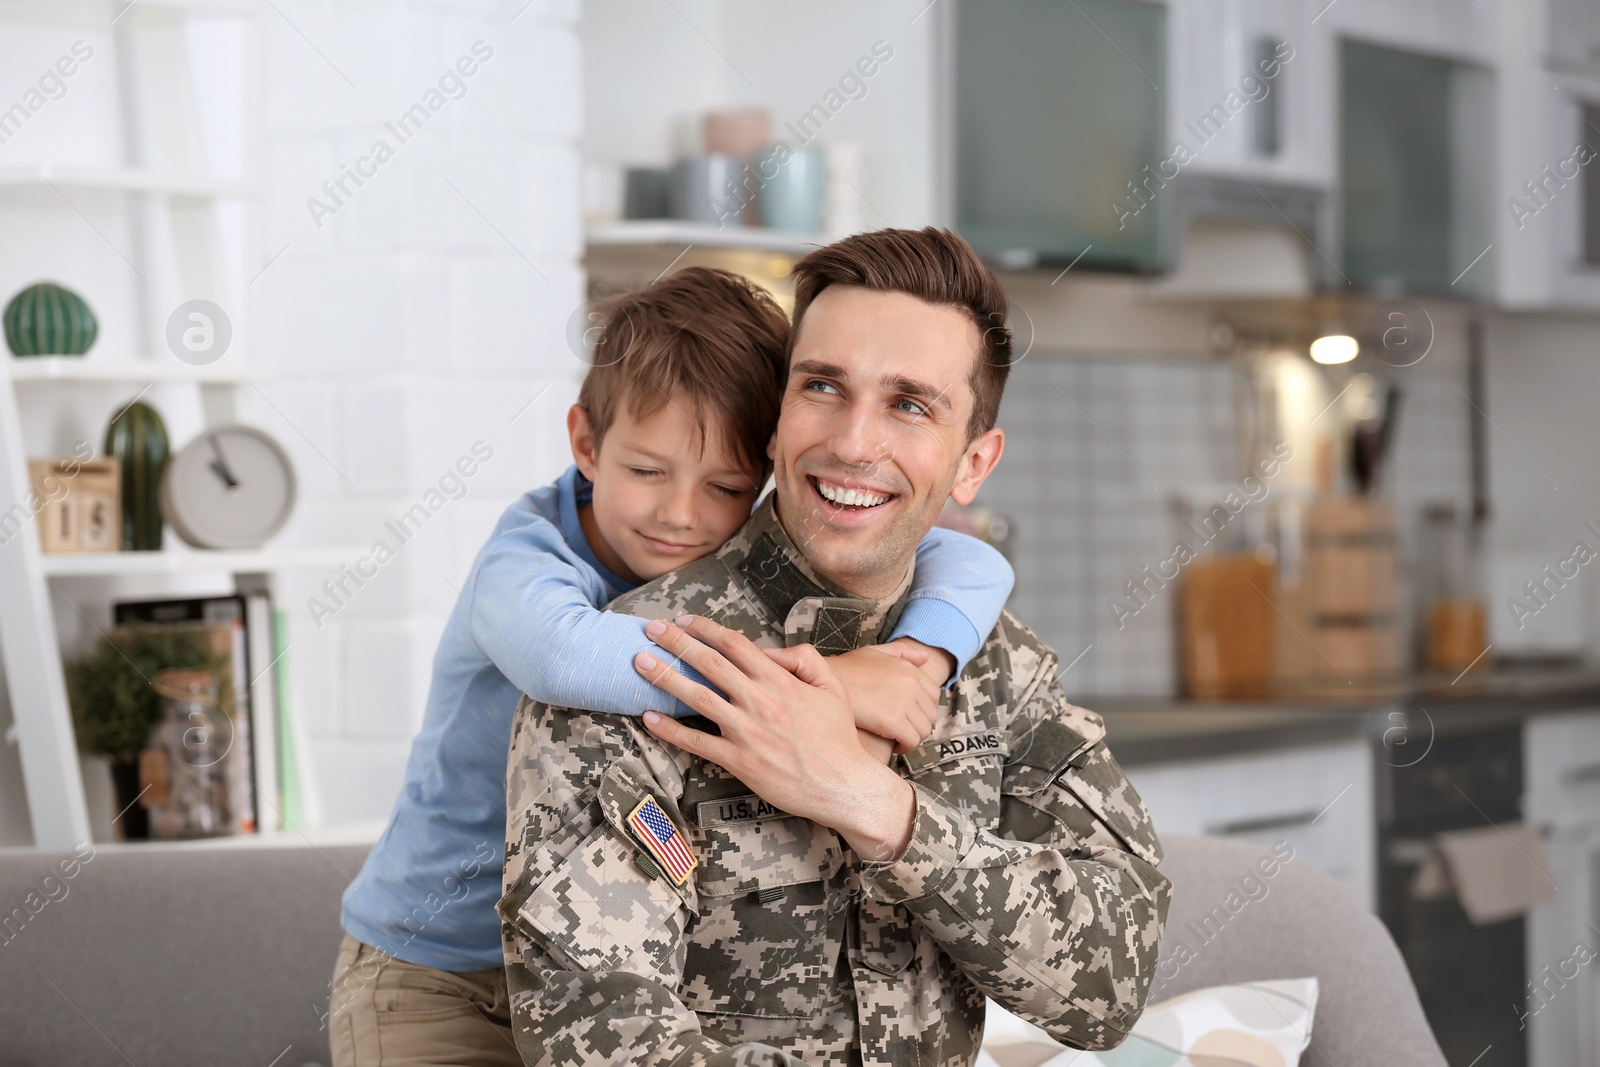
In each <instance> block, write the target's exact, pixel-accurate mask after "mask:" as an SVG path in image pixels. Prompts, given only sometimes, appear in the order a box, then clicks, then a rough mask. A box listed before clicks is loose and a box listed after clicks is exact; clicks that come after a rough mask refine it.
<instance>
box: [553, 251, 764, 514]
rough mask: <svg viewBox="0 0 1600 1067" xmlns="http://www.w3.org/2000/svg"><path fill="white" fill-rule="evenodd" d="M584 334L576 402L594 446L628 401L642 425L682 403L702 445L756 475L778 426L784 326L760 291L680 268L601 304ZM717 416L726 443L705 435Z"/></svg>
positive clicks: (732, 278) (738, 280)
mask: <svg viewBox="0 0 1600 1067" xmlns="http://www.w3.org/2000/svg"><path fill="white" fill-rule="evenodd" d="M596 316H597V317H596V319H595V323H596V328H595V329H594V330H591V331H590V336H591V337H592V338H593V340H594V347H593V348H592V349H591V350H590V356H589V358H590V360H591V364H590V368H589V373H588V374H587V375H586V376H585V377H584V379H583V386H582V388H581V389H579V391H578V403H579V404H581V405H582V406H583V408H584V410H586V411H587V412H588V413H589V422H590V425H591V426H592V427H593V429H594V436H595V448H596V449H598V448H599V447H600V442H601V440H602V439H603V438H604V436H605V432H606V430H608V429H610V427H611V424H612V422H614V421H615V420H616V417H617V411H618V405H619V404H622V403H626V404H627V405H628V413H629V414H630V415H632V416H633V417H634V418H635V419H647V418H649V417H650V416H651V415H654V414H655V413H656V412H657V411H659V410H660V409H661V406H662V405H663V404H665V403H667V401H668V400H669V399H670V398H672V397H674V396H678V395H682V396H685V397H687V398H688V399H689V401H690V403H692V404H693V406H694V411H693V415H694V420H695V423H696V424H697V425H698V426H699V428H700V434H701V439H702V440H703V441H704V442H705V443H707V444H710V445H711V446H712V447H713V448H715V449H721V448H724V447H727V448H731V449H732V450H733V452H734V453H735V455H733V456H730V457H728V458H729V459H730V460H735V461H741V462H743V463H744V464H746V465H747V466H749V467H750V468H751V469H753V470H759V471H760V472H761V478H760V479H758V481H757V484H758V485H759V484H760V481H762V480H765V478H766V476H767V473H768V470H767V468H768V466H769V464H770V461H769V460H768V459H767V442H768V441H769V440H771V438H772V431H773V430H774V428H776V426H777V425H778V405H779V403H780V402H781V400H782V396H783V379H784V353H785V350H786V348H787V345H788V342H789V323H788V320H787V319H786V318H784V314H783V309H782V308H780V307H779V306H778V303H777V301H776V300H774V299H773V298H772V296H771V294H769V293H768V292H767V291H766V290H765V289H762V288H761V287H760V286H758V285H756V284H755V283H754V282H752V281H749V280H748V279H746V278H742V277H740V276H739V275H737V274H733V273H731V272H729V271H725V270H717V269H715V268H712V267H685V268H684V269H683V270H680V271H678V272H677V273H676V274H672V275H669V276H668V277H666V278H663V279H661V280H660V281H658V282H656V283H655V284H653V285H651V286H649V287H648V288H645V289H639V290H636V291H634V292H631V293H623V294H621V295H619V296H615V297H612V298H611V299H609V300H607V301H605V302H604V303H603V304H601V305H600V307H599V308H598V309H597V312H596ZM708 409H709V411H711V412H714V413H715V414H716V415H717V416H719V417H720V421H721V423H722V427H723V430H724V435H723V436H724V440H723V441H721V442H717V441H713V440H712V439H711V435H710V434H708V433H707V432H706V415H707V411H708Z"/></svg>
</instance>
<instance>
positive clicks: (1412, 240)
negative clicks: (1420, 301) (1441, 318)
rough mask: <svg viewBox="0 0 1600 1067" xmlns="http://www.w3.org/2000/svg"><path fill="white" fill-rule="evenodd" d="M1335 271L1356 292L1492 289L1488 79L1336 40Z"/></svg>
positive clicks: (1477, 72)
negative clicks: (1338, 266) (1339, 225)
mask: <svg viewBox="0 0 1600 1067" xmlns="http://www.w3.org/2000/svg"><path fill="white" fill-rule="evenodd" d="M1339 49H1340V59H1339V66H1340V71H1339V82H1340V88H1339V91H1340V101H1341V109H1340V130H1339V170H1340V185H1341V213H1342V218H1343V255H1342V259H1343V263H1344V267H1343V270H1344V274H1345V275H1346V277H1348V278H1349V280H1350V281H1351V282H1352V283H1353V284H1355V285H1357V286H1361V287H1364V288H1372V289H1379V290H1384V291H1395V290H1400V291H1406V292H1413V293H1455V294H1467V295H1481V294H1487V293H1489V292H1491V291H1493V287H1494V269H1493V267H1494V264H1493V263H1489V264H1485V263H1483V262H1482V258H1483V257H1484V256H1485V255H1486V254H1487V252H1488V251H1489V246H1490V245H1491V244H1492V243H1493V241H1494V236H1493V226H1494V222H1493V219H1494V202H1493V192H1494V189H1493V179H1492V174H1493V163H1494V160H1493V156H1492V147H1493V146H1492V126H1491V124H1489V123H1486V122H1484V121H1483V116H1484V115H1487V114H1491V113H1492V111H1493V93H1494V84H1493V76H1492V75H1491V74H1490V73H1489V72H1488V71H1486V70H1484V69H1482V68H1480V67H1477V66H1473V65H1470V64H1466V63H1461V62H1457V61H1454V60H1449V59H1441V58H1437V57H1434V56H1429V55H1423V54H1421V53H1417V52H1406V51H1400V50H1398V49H1394V48H1387V47H1381V46H1378V45H1373V44H1367V43H1365V42H1360V41H1350V40H1346V41H1343V42H1341V43H1340V45H1339Z"/></svg>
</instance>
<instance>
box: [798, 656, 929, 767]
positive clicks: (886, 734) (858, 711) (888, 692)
mask: <svg viewBox="0 0 1600 1067" xmlns="http://www.w3.org/2000/svg"><path fill="white" fill-rule="evenodd" d="M914 644H915V642H909V643H904V644H903V643H902V642H900V641H892V642H890V643H889V644H886V645H869V646H867V647H865V648H857V649H853V650H851V651H849V652H845V653H842V654H840V655H837V656H831V657H829V659H828V665H829V666H830V667H832V668H833V670H834V673H835V674H836V675H837V676H838V678H839V680H840V681H841V682H843V683H844V688H845V692H846V693H847V694H848V696H849V698H850V711H851V713H852V714H853V715H854V716H855V720H856V728H857V729H859V730H862V731H865V732H868V733H873V734H877V735H878V736H879V737H883V738H887V739H889V740H890V741H892V742H894V746H893V748H892V751H894V752H910V751H911V750H912V749H914V748H916V747H917V746H918V745H920V744H922V741H923V739H924V738H925V737H927V736H928V733H929V731H931V730H932V729H933V721H934V719H935V718H937V717H938V714H939V683H938V682H936V681H934V679H933V675H932V673H931V672H929V671H928V670H926V669H925V668H926V666H927V662H928V660H929V659H930V658H931V657H930V656H929V654H928V653H927V652H926V651H924V650H923V649H922V648H920V647H911V645H914ZM945 673H946V676H948V673H949V672H948V671H946V672H945ZM862 746H863V747H864V748H866V749H867V751H868V752H871V753H872V754H873V755H877V754H878V748H877V746H875V745H873V744H871V743H869V741H868V739H867V738H865V737H863V738H862ZM883 759H884V761H887V760H888V756H887V755H885V756H884V757H883Z"/></svg>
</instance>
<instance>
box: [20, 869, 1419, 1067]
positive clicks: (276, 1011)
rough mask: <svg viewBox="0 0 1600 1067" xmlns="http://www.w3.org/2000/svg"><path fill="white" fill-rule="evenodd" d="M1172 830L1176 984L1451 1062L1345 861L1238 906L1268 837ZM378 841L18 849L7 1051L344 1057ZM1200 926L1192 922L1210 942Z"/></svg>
mask: <svg viewBox="0 0 1600 1067" xmlns="http://www.w3.org/2000/svg"><path fill="white" fill-rule="evenodd" d="M1165 844H1166V847H1167V859H1166V862H1165V863H1164V864H1163V865H1162V867H1163V870H1165V871H1166V872H1167V873H1168V875H1169V876H1170V877H1171V878H1172V879H1173V882H1174V885H1175V886H1176V897H1175V901H1174V904H1173V909H1172V914H1171V915H1170V916H1169V917H1168V924H1167V930H1168V937H1167V941H1166V943H1165V944H1164V955H1168V956H1170V954H1171V952H1172V949H1173V948H1174V947H1175V946H1176V945H1177V943H1178V941H1179V940H1180V939H1182V938H1183V936H1184V934H1183V932H1184V931H1185V930H1188V929H1190V927H1189V925H1188V924H1191V923H1199V922H1200V921H1201V920H1202V919H1203V917H1204V916H1205V915H1206V914H1207V913H1208V912H1209V913H1211V914H1212V915H1213V916H1214V917H1213V919H1212V920H1211V921H1210V924H1209V925H1208V926H1207V927H1206V929H1207V930H1208V931H1211V932H1212V936H1210V937H1209V939H1208V940H1206V941H1205V943H1204V944H1203V945H1200V946H1199V947H1195V948H1194V951H1193V952H1192V954H1191V956H1192V958H1188V959H1186V961H1185V962H1183V964H1182V965H1181V966H1178V965H1177V961H1176V960H1175V959H1168V960H1167V963H1166V965H1165V966H1164V967H1163V968H1162V970H1161V972H1160V974H1161V975H1162V976H1163V980H1162V981H1161V986H1160V991H1159V994H1158V996H1159V997H1160V998H1163V999H1164V998H1166V997H1169V996H1174V995H1176V994H1178V993H1181V992H1184V991H1186V990H1189V989H1195V988H1199V987H1202V986H1207V985H1216V984H1220V983H1224V982H1236V981H1241V980H1244V979H1253V978H1291V977H1300V976H1303V975H1316V976H1317V977H1318V978H1320V979H1321V981H1322V994H1321V1001H1320V1003H1319V1005H1318V1009H1317V1017H1316V1023H1315V1028H1314V1033H1313V1036H1312V1043H1313V1047H1312V1050H1311V1051H1309V1052H1307V1054H1306V1056H1305V1058H1304V1059H1303V1061H1302V1062H1303V1063H1304V1064H1307V1065H1313V1064H1336V1065H1337V1067H1358V1065H1362V1064H1373V1065H1382V1067H1444V1064H1445V1060H1444V1057H1443V1055H1441V1053H1440V1051H1439V1048H1438V1045H1437V1044H1436V1043H1435V1041H1434V1039H1433V1036H1432V1034H1431V1033H1430V1032H1429V1030H1428V1026H1427V1023H1426V1021H1425V1020H1424V1019H1423V1016H1422V1010H1421V1007H1420V1006H1419V1004H1418V1002H1417V996H1416V991H1415V990H1414V988H1413V987H1412V985H1411V981H1410V979H1409V978H1408V977H1407V975H1406V972H1405V968H1404V966H1403V964H1402V963H1401V960H1400V955H1399V952H1398V951H1397V950H1396V948H1395V946H1394V942H1393V941H1391V940H1390V938H1389V936H1388V933H1387V932H1386V931H1385V930H1384V928H1383V927H1382V925H1381V924H1380V923H1379V922H1378V921H1377V920H1376V919H1375V918H1373V917H1372V916H1371V915H1369V914H1367V913H1366V912H1364V911H1363V910H1362V909H1361V908H1360V907H1359V906H1358V905H1357V904H1356V903H1355V902H1354V901H1353V900H1351V899H1350V898H1349V897H1348V896H1346V895H1345V894H1344V892H1343V891H1342V890H1341V889H1339V887H1338V886H1337V885H1335V884H1334V883H1333V881H1332V880H1331V879H1329V878H1327V877H1326V876H1325V875H1322V874H1321V873H1320V872H1317V871H1315V870H1313V869H1312V868H1311V867H1309V866H1308V865H1306V864H1304V863H1292V862H1291V863H1289V864H1287V865H1285V866H1284V867H1283V868H1282V869H1281V870H1279V871H1278V872H1277V873H1276V875H1275V876H1274V877H1273V878H1272V879H1270V880H1269V882H1268V884H1269V886H1270V890H1269V892H1268V893H1267V894H1266V895H1265V896H1261V897H1260V899H1259V900H1256V901H1252V902H1251V903H1249V904H1248V905H1247V906H1245V907H1242V908H1240V909H1238V911H1237V913H1236V914H1230V915H1229V916H1228V918H1227V919H1226V920H1225V921H1224V920H1222V919H1221V918H1219V917H1216V912H1215V910H1214V909H1215V908H1216V907H1217V905H1218V904H1219V903H1220V902H1222V901H1224V900H1225V899H1226V897H1227V894H1228V892H1229V891H1230V890H1231V889H1233V888H1235V887H1236V886H1237V885H1238V884H1239V882H1240V879H1241V877H1242V876H1244V875H1245V874H1247V873H1248V872H1249V871H1250V870H1251V868H1252V865H1253V863H1254V862H1255V860H1256V858H1257V857H1258V856H1259V855H1260V853H1259V852H1258V850H1256V849H1253V848H1250V847H1248V846H1244V845H1239V844H1236V843H1232V842H1226V841H1218V840H1214V839H1208V838H1183V837H1172V838H1169V839H1167V840H1166V841H1165ZM365 854H366V849H365V848H363V847H341V848H320V849H314V848H309V847H297V848H291V847H283V848H269V847H263V848H226V849H206V850H196V849H177V848H163V847H160V846H149V847H144V848H118V849H112V848H101V849H100V850H98V851H97V852H96V853H95V854H94V856H93V858H92V859H90V860H88V861H87V862H86V863H82V864H81V866H80V867H79V868H78V869H76V870H75V872H74V875H73V877H71V878H70V879H63V877H62V874H61V868H60V867H59V865H58V861H59V859H60V857H56V856H50V855H43V854H34V853H14V854H10V855H7V856H4V857H0V909H3V910H0V918H4V916H5V915H10V914H12V909H15V908H19V907H20V908H22V910H23V912H24V913H25V914H26V915H27V918H26V920H25V921H21V922H19V921H18V920H17V919H16V918H15V916H14V915H13V918H12V921H11V925H10V926H9V927H6V928H4V930H3V932H0V1063H4V1064H8V1065H16V1067H25V1065H28V1067H31V1065H51V1067H54V1065H57V1064H74V1065H78V1067H98V1065H101V1064H104V1065H107V1067H127V1065H128V1064H130V1063H132V1064H137V1065H138V1067H180V1065H186V1064H204V1065H206V1067H215V1065H229V1064H242V1065H248V1067H304V1065H306V1064H312V1063H316V1064H325V1063H327V1062H328V1050H327V1031H326V1030H325V1029H324V1028H323V1013H324V1012H325V1011H326V1010H327V1005H328V981H329V977H330V973H331V970H332V967H333V958H334V954H335V952H336V949H337V946H338V941H339V937H340V931H339V896H340V893H341V892H342V891H343V889H344V887H345V885H346V884H347V883H348V881H349V880H350V878H352V877H353V876H354V875H355V874H356V872H357V870H359V869H360V866H361V863H362V860H363V858H364V857H365ZM47 878H48V879H50V880H51V881H50V882H48V883H47V882H46V879H47ZM30 894H33V896H32V897H30ZM29 901H31V902H32V907H31V909H30V907H29V906H28V902H29ZM32 909H36V913H35V911H34V910H32ZM1200 940H1201V939H1200V938H1199V937H1198V936H1195V935H1192V934H1191V935H1190V936H1189V937H1188V941H1189V942H1191V943H1192V944H1191V947H1193V943H1198V942H1199V941H1200Z"/></svg>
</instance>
